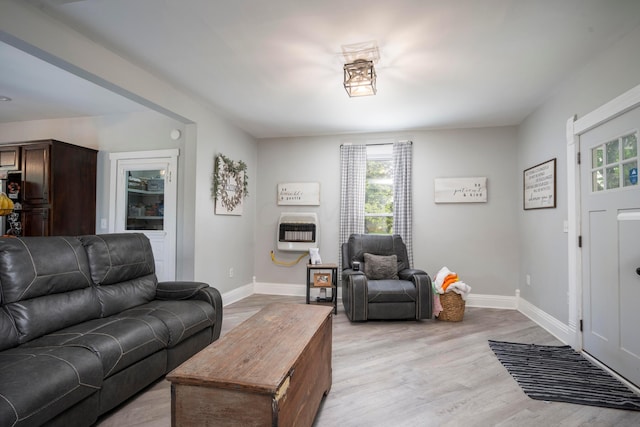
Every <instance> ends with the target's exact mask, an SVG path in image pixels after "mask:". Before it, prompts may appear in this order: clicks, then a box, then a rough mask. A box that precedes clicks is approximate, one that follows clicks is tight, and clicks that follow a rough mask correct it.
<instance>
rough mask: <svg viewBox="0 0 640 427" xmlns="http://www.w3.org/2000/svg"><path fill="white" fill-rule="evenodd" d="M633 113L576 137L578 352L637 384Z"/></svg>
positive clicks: (638, 261) (637, 114) (638, 217)
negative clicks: (579, 278) (579, 280)
mask: <svg viewBox="0 0 640 427" xmlns="http://www.w3.org/2000/svg"><path fill="white" fill-rule="evenodd" d="M639 128H640V108H636V109H634V110H631V111H629V112H627V113H625V114H623V115H621V116H618V117H616V118H614V119H612V120H609V121H608V122H605V123H604V124H601V125H599V126H597V127H596V128H594V129H592V130H590V131H588V132H586V133H584V134H583V135H581V136H580V153H581V157H582V162H581V166H580V180H581V200H582V208H581V224H582V226H581V228H582V230H581V232H582V280H583V286H582V310H583V337H582V339H583V349H584V351H586V352H587V353H589V354H591V355H592V356H593V357H595V358H596V359H598V360H600V361H601V362H602V363H604V364H605V365H607V366H608V367H610V368H611V369H613V370H614V371H616V372H617V373H618V374H620V375H621V376H623V377H625V378H626V379H628V380H629V381H630V382H632V383H634V384H636V385H640V332H639V329H638V328H639V327H640V326H639V325H640V308H639V306H638V305H639V304H640V270H638V268H640V185H639V184H638V163H639V158H638V148H639V147H638V137H639V134H638V129H639Z"/></svg>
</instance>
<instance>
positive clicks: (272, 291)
mask: <svg viewBox="0 0 640 427" xmlns="http://www.w3.org/2000/svg"><path fill="white" fill-rule="evenodd" d="M253 292H254V293H256V294H265V295H286V296H296V297H304V296H306V295H307V288H306V286H305V285H302V284H295V283H260V282H256V283H254V287H253Z"/></svg>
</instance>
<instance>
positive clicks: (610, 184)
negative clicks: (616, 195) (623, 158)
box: [607, 165, 620, 190]
mask: <svg viewBox="0 0 640 427" xmlns="http://www.w3.org/2000/svg"><path fill="white" fill-rule="evenodd" d="M618 187H620V166H619V165H615V166H614V167H611V168H607V190H609V189H612V188H618Z"/></svg>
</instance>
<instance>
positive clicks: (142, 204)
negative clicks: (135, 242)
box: [126, 169, 165, 230]
mask: <svg viewBox="0 0 640 427" xmlns="http://www.w3.org/2000/svg"><path fill="white" fill-rule="evenodd" d="M164 178H165V171H164V170H158V169H155V170H141V171H134V170H130V171H127V204H126V206H127V214H126V218H127V230H164Z"/></svg>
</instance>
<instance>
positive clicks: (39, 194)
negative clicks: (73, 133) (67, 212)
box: [22, 143, 51, 205]
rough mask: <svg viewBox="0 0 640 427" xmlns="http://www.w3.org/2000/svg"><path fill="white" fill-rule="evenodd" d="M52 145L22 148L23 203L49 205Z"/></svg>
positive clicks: (35, 145)
mask: <svg viewBox="0 0 640 427" xmlns="http://www.w3.org/2000/svg"><path fill="white" fill-rule="evenodd" d="M50 153H51V145H50V144H48V143H44V144H33V145H25V146H24V147H22V179H23V184H24V185H23V186H22V203H24V204H26V205H47V204H49V203H50V202H51V200H50V199H49V190H50V185H49V176H50V170H49V169H50V166H51V164H50V162H49V157H50Z"/></svg>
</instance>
